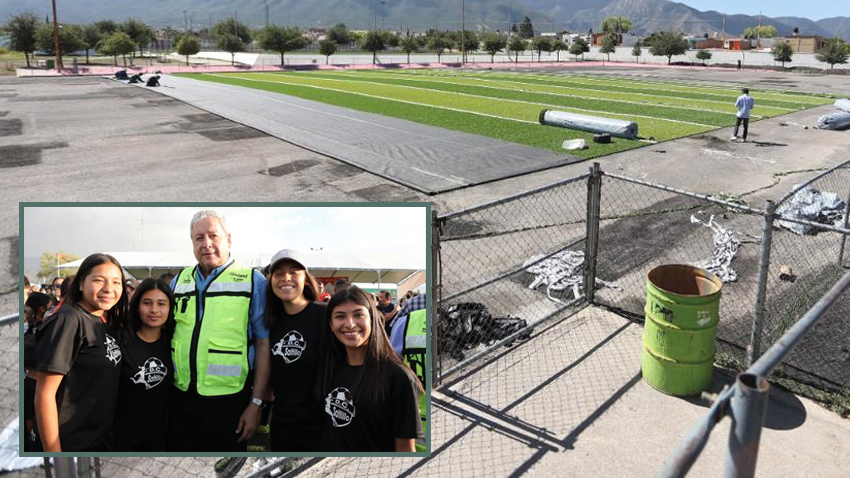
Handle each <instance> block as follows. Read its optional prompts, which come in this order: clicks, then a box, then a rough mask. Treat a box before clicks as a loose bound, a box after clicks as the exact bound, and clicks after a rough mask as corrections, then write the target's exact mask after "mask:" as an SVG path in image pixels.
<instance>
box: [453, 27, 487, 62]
mask: <svg viewBox="0 0 850 478" xmlns="http://www.w3.org/2000/svg"><path fill="white" fill-rule="evenodd" d="M462 36H463V43H461V42H458V45H460V47H461V48H462V49H463V50H464V52H466V53H469V52H471V51H478V49H479V48H481V40H479V39H478V35H476V34H475V32H474V31H471V30H467V31H466V32H464V34H463V35H462ZM465 60H466V59H464V61H465Z"/></svg>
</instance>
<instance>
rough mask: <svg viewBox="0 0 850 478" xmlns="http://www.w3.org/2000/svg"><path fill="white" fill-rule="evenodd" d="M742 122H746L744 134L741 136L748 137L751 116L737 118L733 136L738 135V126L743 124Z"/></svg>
mask: <svg viewBox="0 0 850 478" xmlns="http://www.w3.org/2000/svg"><path fill="white" fill-rule="evenodd" d="M741 123H744V135H743V136H741V138H743V139H747V130H748V129H749V127H750V119H749V118H735V132H734V133H732V136H736V137H737V136H738V127H740V126H741Z"/></svg>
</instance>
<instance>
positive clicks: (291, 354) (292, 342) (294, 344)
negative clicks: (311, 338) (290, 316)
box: [272, 330, 307, 364]
mask: <svg viewBox="0 0 850 478" xmlns="http://www.w3.org/2000/svg"><path fill="white" fill-rule="evenodd" d="M306 348H307V341H305V340H304V336H303V335H301V334H300V333H299V332H298V331H297V330H290V331H289V332H287V333H285V334H283V338H282V339H280V342H278V343H276V344H275V345H274V347H272V354H274V355H280V356H281V357H283V361H284V362H286V363H288V364H289V363H292V362H294V361H296V360H298V359H300V358H301V354H302V353H304V349H306Z"/></svg>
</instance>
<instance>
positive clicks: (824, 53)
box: [815, 38, 850, 70]
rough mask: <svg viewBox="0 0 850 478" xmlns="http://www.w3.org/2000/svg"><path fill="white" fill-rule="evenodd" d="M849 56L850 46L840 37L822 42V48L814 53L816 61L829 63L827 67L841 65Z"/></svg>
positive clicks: (831, 67)
mask: <svg viewBox="0 0 850 478" xmlns="http://www.w3.org/2000/svg"><path fill="white" fill-rule="evenodd" d="M848 57H850V47H848V45H847V44H846V43H845V42H844V40H842V39H840V38H830V39H829V40H825V41H824V42H823V48H821V49H820V51H819V52H818V53H817V54H816V55H815V58H816V59H817V60H818V61H822V62H824V63H827V64H829V69H830V70H832V69H834V68H835V65H843V64H845V63H847V59H848Z"/></svg>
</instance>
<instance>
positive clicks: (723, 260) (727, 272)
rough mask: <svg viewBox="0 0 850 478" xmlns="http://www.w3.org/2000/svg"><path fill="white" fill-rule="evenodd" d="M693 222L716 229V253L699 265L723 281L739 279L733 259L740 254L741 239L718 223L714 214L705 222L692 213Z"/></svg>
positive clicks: (698, 264)
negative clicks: (733, 267) (733, 265)
mask: <svg viewBox="0 0 850 478" xmlns="http://www.w3.org/2000/svg"><path fill="white" fill-rule="evenodd" d="M691 224H700V225H702V226H705V227H708V228H710V229H711V230H712V231H714V254H713V255H712V258H711V259H708V260H705V261H702V262H699V263H697V264H696V265H697V267H702V268H703V269H705V270H707V271H708V272H711V273H712V274H715V275H716V276H717V277H719V278H720V280H721V281H723V283H727V282H735V281H736V280H738V273H737V272H735V270H734V269H732V259H734V258H735V255H736V254H738V248H739V247H740V246H741V241H740V239H738V238H736V237H735V236H734V235H733V234H732V231H730V230H728V229H726V228H725V227H723V226H721V225H720V224H717V223H716V222H715V221H714V215H713V214H712V215H711V217H709V218H708V222H703V221H701V220H699V219H698V218H697V217H696V216H694V215H691Z"/></svg>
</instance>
